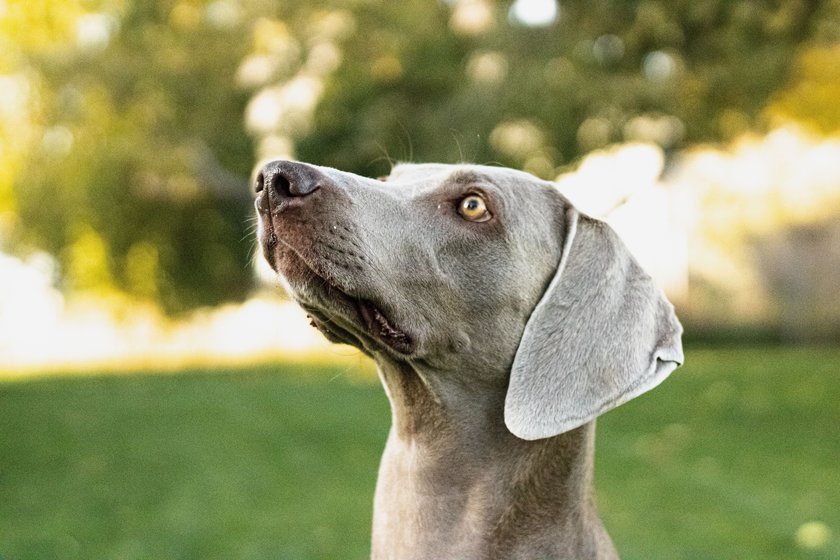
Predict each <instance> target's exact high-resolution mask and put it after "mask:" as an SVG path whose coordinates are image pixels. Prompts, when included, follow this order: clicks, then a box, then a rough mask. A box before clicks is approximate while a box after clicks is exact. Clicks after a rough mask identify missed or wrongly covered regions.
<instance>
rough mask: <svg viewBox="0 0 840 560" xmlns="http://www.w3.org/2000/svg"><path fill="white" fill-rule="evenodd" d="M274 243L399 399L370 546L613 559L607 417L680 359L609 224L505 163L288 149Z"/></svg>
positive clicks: (266, 210)
mask: <svg viewBox="0 0 840 560" xmlns="http://www.w3.org/2000/svg"><path fill="white" fill-rule="evenodd" d="M256 191H257V201H256V206H257V210H258V213H259V221H260V227H259V237H260V244H261V246H262V249H263V253H264V255H265V258H266V259H267V260H268V262H269V263H270V264H271V266H272V267H273V269H274V270H275V271H277V272H278V273H279V275H280V277H281V278H282V279H283V280H284V282H285V285H286V288H287V290H288V292H289V293H290V294H291V296H292V297H293V298H294V299H295V300H296V301H297V302H298V303H299V304H300V305H301V306H302V307H303V308H304V309H305V310H306V311H307V312H308V313H309V315H310V316H311V318H312V320H313V324H314V325H315V326H316V327H317V328H318V329H319V330H321V331H322V332H323V333H324V335H326V337H327V338H328V339H330V340H332V341H334V342H340V343H345V344H351V345H353V346H355V347H357V348H359V349H360V350H361V351H362V352H364V353H365V354H367V355H369V356H371V357H372V358H373V359H374V360H375V361H376V363H377V365H378V370H379V376H380V378H381V380H382V383H383V384H384V386H385V391H386V392H387V394H388V398H389V400H390V402H391V408H392V411H393V424H392V427H391V431H390V434H389V436H388V441H387V444H386V446H385V452H384V455H383V457H382V464H381V466H380V470H379V480H378V482H377V487H376V496H375V499H374V518H373V541H372V558H374V559H376V560H384V559H393V560H471V559H491V558H492V559H505V560H508V559H529V560H545V559H560V558H563V559H575V560H582V559H590V558H598V559H604V558H617V554H616V552H615V549H614V548H613V545H612V543H611V541H610V538H609V536H607V533H606V531H605V530H604V527H603V525H602V524H601V521H600V519H599V518H598V514H597V512H596V509H595V505H594V503H593V498H592V469H593V450H594V436H595V417H596V416H598V415H599V414H602V413H604V412H606V411H608V410H610V409H612V408H614V407H616V406H618V405H620V404H622V403H624V402H626V401H628V400H630V399H632V398H634V397H636V396H638V395H640V394H642V393H644V392H645V391H647V390H649V389H651V388H653V387H654V386H656V385H657V384H658V383H660V382H661V381H662V380H663V379H664V378H665V377H667V375H668V374H669V373H670V372H671V371H673V370H674V368H676V367H677V366H678V365H679V364H681V363H682V361H683V353H682V345H681V342H680V336H681V333H682V327H681V326H680V324H679V322H678V321H677V318H676V317H675V315H674V310H673V307H672V306H671V304H670V303H669V302H668V301H667V300H666V299H665V297H664V296H663V294H662V293H661V292H660V291H659V289H657V288H656V287H655V285H654V283H653V281H652V280H651V278H650V277H649V276H648V275H647V274H646V273H645V272H644V271H642V269H641V268H640V267H639V265H638V264H637V263H636V261H635V260H633V258H632V257H631V256H630V254H629V253H628V251H627V249H626V248H625V247H624V245H623V244H622V243H621V241H620V240H619V239H618V237H617V236H616V234H615V233H614V232H613V231H612V230H611V229H610V228H609V227H608V226H607V225H606V224H604V223H603V222H600V221H598V220H595V219H593V218H590V217H588V216H586V215H584V214H581V213H580V212H578V211H577V210H576V209H575V208H574V206H573V205H572V204H571V203H570V202H569V201H568V200H567V199H566V198H565V197H563V196H562V195H561V194H559V193H558V191H557V190H556V189H554V188H553V186H552V185H551V184H550V183H546V182H544V181H540V180H539V179H537V178H535V177H533V176H531V175H528V174H526V173H522V172H519V171H513V170H510V169H501V168H493V167H485V166H473V165H437V164H435V165H398V166H397V167H395V168H394V170H393V172H392V173H391V175H390V176H389V177H388V178H387V180H386V181H385V182H384V183H383V182H380V181H376V180H373V179H367V178H364V177H359V176H357V175H353V174H350V173H343V172H341V171H336V170H334V169H329V168H325V167H317V166H313V165H307V164H303V163H298V162H290V161H275V162H272V163H269V164H268V165H266V166H265V167H263V168H262V170H261V171H260V172H259V174H258V176H257V181H256Z"/></svg>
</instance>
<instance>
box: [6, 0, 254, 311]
mask: <svg viewBox="0 0 840 560" xmlns="http://www.w3.org/2000/svg"><path fill="white" fill-rule="evenodd" d="M71 4H72V3H71ZM83 4H84V7H85V8H86V9H85V10H82V9H81V8H80V7H79V5H74V7H75V11H74V10H70V9H69V8H68V7H67V6H68V3H66V2H64V0H45V1H43V2H37V3H24V2H10V3H9V4H8V5H7V7H6V10H7V12H8V13H7V14H6V15H5V18H4V19H5V22H4V28H3V29H4V30H5V35H6V37H5V38H6V40H7V42H9V43H12V44H14V45H15V46H16V48H17V57H18V58H19V62H18V65H19V66H20V68H21V70H20V72H21V73H22V74H23V75H24V76H25V78H26V81H27V85H28V88H29V97H30V99H29V105H30V107H31V109H32V113H31V122H30V123H29V124H30V127H31V130H32V131H33V135H34V136H35V137H36V141H35V142H34V143H33V145H32V146H31V147H30V148H31V149H29V151H28V157H27V160H26V162H25V167H23V168H22V169H21V170H20V171H19V172H18V173H17V176H16V178H15V181H14V189H13V194H14V196H13V198H14V201H15V204H14V209H15V212H16V213H17V215H18V222H17V227H15V228H13V230H12V231H9V228H7V231H5V232H4V239H3V240H4V241H5V243H6V244H7V245H11V244H15V245H18V246H21V245H23V246H29V247H32V246H34V247H38V248H41V249H45V250H47V251H49V252H50V253H52V254H53V255H55V256H56V257H57V258H58V260H59V263H60V264H61V269H62V271H63V281H64V283H65V287H66V288H69V289H71V290H97V291H102V290H107V289H116V290H121V291H125V292H128V293H130V294H132V295H134V296H139V297H142V298H147V299H151V300H153V301H158V302H160V303H162V304H163V306H164V307H165V308H166V309H167V310H169V311H179V310H182V309H188V308H191V307H194V306H198V305H205V304H213V303H217V302H219V301H223V300H225V299H229V298H238V297H243V296H244V295H245V294H246V293H247V291H248V289H249V287H250V286H251V284H252V274H251V270H250V267H249V264H248V257H249V251H250V248H251V246H252V241H251V240H250V239H246V238H247V237H248V236H247V227H248V219H247V218H248V216H249V213H250V196H249V193H248V187H247V177H248V175H249V173H250V168H251V165H252V160H253V149H252V146H251V142H250V140H249V138H248V137H247V135H246V134H245V131H244V129H243V127H242V112H243V109H244V107H245V102H246V101H247V96H246V95H245V94H244V93H242V92H241V91H240V90H238V89H236V88H235V87H234V85H233V81H232V79H231V76H232V75H233V73H234V72H235V70H236V66H237V64H238V63H239V61H240V59H241V58H242V57H243V56H244V55H245V51H246V49H245V46H244V45H243V44H242V42H241V41H240V37H241V36H242V34H244V33H245V30H244V26H245V25H246V21H245V19H244V15H243V13H242V12H241V10H240V9H239V8H238V6H237V4H236V3H233V2H227V3H220V2H214V3H209V4H208V3H203V2H200V3H199V2H189V1H172V0H157V1H149V2H131V3H126V2H117V1H113V2H112V1H108V0H102V1H100V2H93V1H89V2H84V3H83ZM33 6H34V7H33ZM92 9H93V10H96V11H91V10H92ZM10 20H11V21H10ZM57 28H58V29H59V30H60V31H61V32H59V33H54V31H55V30H56V29H57ZM22 29H26V33H22V32H21V30H22ZM30 33H31V37H29V34H30ZM39 37H40V39H38V38H39ZM36 39H37V40H36ZM7 206H10V207H11V205H7Z"/></svg>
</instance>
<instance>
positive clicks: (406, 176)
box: [387, 163, 541, 190]
mask: <svg viewBox="0 0 840 560" xmlns="http://www.w3.org/2000/svg"><path fill="white" fill-rule="evenodd" d="M482 180H484V181H489V182H492V183H494V184H496V185H499V186H504V185H507V184H533V185H536V184H539V183H541V181H540V180H539V179H537V178H536V177H534V176H533V175H531V174H529V173H525V172H524V171H518V170H516V169H510V168H507V167H492V166H489V165H475V164H443V163H419V164H418V163H400V164H397V165H396V166H394V168H393V169H392V170H391V174H390V175H388V178H387V182H388V183H392V184H394V185H397V186H408V187H412V188H414V189H417V188H420V189H423V190H426V189H429V188H436V187H437V186H439V185H441V184H443V183H447V182H454V181H459V182H461V181H462V182H481V181H482Z"/></svg>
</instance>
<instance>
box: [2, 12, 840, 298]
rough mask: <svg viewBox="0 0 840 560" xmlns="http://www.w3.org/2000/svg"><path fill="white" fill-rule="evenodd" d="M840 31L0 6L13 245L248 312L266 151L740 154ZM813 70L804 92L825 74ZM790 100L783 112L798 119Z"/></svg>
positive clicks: (73, 268)
mask: <svg viewBox="0 0 840 560" xmlns="http://www.w3.org/2000/svg"><path fill="white" fill-rule="evenodd" d="M838 13H840V7H838V6H837V3H836V2H829V1H826V2H816V1H808V0H790V1H787V2H779V1H778V0H736V1H728V0H676V1H665V0H623V1H618V0H595V1H587V2H582V1H573V0H567V1H564V2H561V3H559V4H558V3H556V2H554V0H516V1H515V2H510V1H505V2H502V1H500V0H499V1H494V0H423V1H421V2H382V1H375V0H323V1H320V2H317V3H313V2H306V1H304V0H285V1H283V2H278V1H274V0H239V1H237V0H147V1H143V2H139V1H134V2H131V1H126V0H71V1H68V0H39V1H38V2H28V1H26V0H1V1H0V100H2V101H3V105H2V106H3V109H2V110H0V147H2V150H0V242H1V243H2V244H3V245H4V246H5V247H6V248H17V249H18V250H27V249H28V248H41V249H45V250H47V251H49V252H50V253H52V254H54V255H56V257H57V258H58V261H59V263H60V265H61V270H62V272H63V279H64V283H65V287H67V288H69V289H74V290H103V289H116V290H120V291H124V292H128V293H130V294H132V295H135V296H139V297H143V298H147V299H151V300H154V301H158V302H160V303H162V304H163V306H164V307H165V308H166V309H168V310H170V311H178V310H182V309H188V308H191V307H194V306H198V305H205V304H213V303H216V302H220V301H223V300H226V299H230V298H238V297H242V296H243V295H244V294H245V293H246V292H247V290H248V288H249V286H250V284H251V277H252V274H251V270H250V267H249V265H248V258H249V252H250V251H252V246H253V240H252V239H251V238H250V237H249V236H248V235H247V231H246V230H247V227H248V224H249V223H250V219H249V217H250V215H251V209H250V195H249V192H248V187H247V184H246V183H247V177H248V176H249V173H250V171H251V169H252V167H253V160H254V152H255V151H256V154H257V156H258V158H268V157H277V156H297V157H299V158H300V159H305V160H309V161H313V162H317V163H320V164H324V165H332V166H335V167H340V168H342V169H346V170H349V171H354V172H358V173H362V174H366V175H371V176H376V175H381V174H383V173H386V172H387V171H388V169H389V159H390V158H395V159H415V160H440V161H450V162H451V161H457V160H471V161H478V162H491V161H493V162H499V163H502V164H505V165H510V166H514V167H520V168H525V169H527V170H529V171H532V172H534V173H536V174H537V175H541V176H543V177H547V178H553V177H554V176H556V174H557V173H558V170H560V169H561V168H562V167H563V166H564V165H568V164H569V163H570V162H572V161H573V160H574V159H575V158H576V157H578V156H579V155H581V154H583V153H585V152H586V151H588V150H591V149H593V148H597V147H600V146H603V145H606V144H608V143H611V142H616V141H624V140H645V141H653V142H657V143H659V144H660V145H662V146H663V147H665V148H666V149H674V148H678V147H679V146H681V145H684V144H686V143H691V142H697V141H714V140H718V139H728V138H730V137H732V136H734V135H737V134H739V133H740V132H742V131H744V130H746V129H749V128H761V127H762V126H764V121H763V120H762V119H764V118H765V115H766V114H767V113H766V112H765V111H764V110H765V107H766V106H767V103H768V99H769V98H770V97H771V96H772V95H774V92H777V91H778V90H779V89H780V87H783V86H784V87H787V88H788V89H790V88H792V87H794V86H791V85H790V84H791V82H789V81H788V80H789V71H790V66H791V63H792V62H791V61H793V60H797V57H796V54H797V53H800V52H805V51H804V47H809V48H810V47H811V46H812V41H815V40H817V39H819V40H821V41H824V42H826V41H827V42H829V43H830V42H831V41H832V40H833V41H834V42H836V37H835V38H834V39H831V37H832V36H833V35H840V24H839V23H838V22H840V17H838ZM819 52H822V51H819ZM826 52H829V51H826ZM830 52H832V53H834V52H836V51H830ZM802 56H804V58H802V57H800V58H799V59H798V60H800V61H801V62H800V63H799V65H798V66H797V68H799V70H797V71H798V72H799V73H800V74H802V75H806V74H807V75H810V74H808V73H809V72H811V71H812V69H813V68H815V67H817V66H820V65H823V63H822V62H818V63H816V64H812V63H809V62H808V60H810V59H809V58H807V55H802ZM814 56H816V55H814ZM832 56H833V55H832ZM830 60H833V58H830ZM835 66H836V65H835ZM826 79H827V80H829V81H830V83H831V84H832V85H831V87H835V88H836V81H837V80H838V79H840V78H838V77H837V74H836V72H834V73H831V74H830V77H828V78H826ZM826 91H829V90H826ZM832 91H833V90H832ZM790 96H792V97H788V98H787V99H788V101H784V99H786V98H784V97H782V98H781V99H782V101H780V102H779V103H781V105H783V106H785V107H794V108H795V107H796V105H797V100H798V99H800V97H802V96H800V95H799V94H798V93H795V92H794V93H791V94H790ZM787 113H796V111H787ZM243 114H244V116H245V118H244V123H243ZM794 116H797V115H794Z"/></svg>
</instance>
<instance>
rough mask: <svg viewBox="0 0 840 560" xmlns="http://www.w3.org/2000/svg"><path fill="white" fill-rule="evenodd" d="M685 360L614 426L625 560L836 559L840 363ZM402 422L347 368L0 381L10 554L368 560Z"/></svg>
mask: <svg viewBox="0 0 840 560" xmlns="http://www.w3.org/2000/svg"><path fill="white" fill-rule="evenodd" d="M687 362H688V365H686V366H685V367H684V368H682V369H680V370H677V373H675V374H674V376H673V377H672V378H670V379H669V380H668V381H666V382H665V383H664V384H663V385H662V386H661V387H660V388H659V389H657V390H655V391H653V392H652V393H649V394H647V395H645V396H643V397H640V398H639V399H637V400H636V401H633V402H631V403H629V404H627V405H625V406H623V407H621V408H619V409H617V410H616V411H614V412H611V413H609V414H607V415H606V416H604V417H603V418H602V419H601V420H600V422H599V435H598V455H597V462H596V470H597V488H598V496H599V503H600V507H601V511H602V514H603V517H604V519H605V522H606V525H607V528H608V529H609V531H610V532H611V534H612V536H613V539H614V540H615V542H616V545H617V547H618V549H619V551H620V552H621V553H622V557H623V558H624V559H625V560H628V559H629V560H632V559H638V560H642V559H644V560H650V559H663V560H665V559H667V560H676V559H706V558H708V559H724V558H732V559H736V558H737V559H809V560H812V559H837V558H840V350H838V349H835V350H828V349H784V348H760V349H737V348H733V349H717V350H695V351H691V352H689V353H688V356H687ZM313 369H315V370H317V371H312V370H313ZM388 422H389V412H388V403H387V401H386V399H385V396H384V393H383V392H382V390H381V389H380V387H379V386H378V385H377V384H376V382H375V381H373V380H372V379H371V381H370V382H360V381H358V380H357V376H354V375H349V374H347V373H346V372H343V371H342V369H340V368H339V369H330V368H327V367H315V366H313V367H311V368H304V367H302V366H294V367H293V366H282V365H281V366H277V367H276V368H257V369H249V370H235V371H228V372H199V371H191V372H184V373H183V374H180V375H151V374H145V375H144V374H137V375H124V374H121V375H104V376H94V377H77V378H73V377H65V378H59V379H40V380H33V381H9V382H3V383H0V558H2V559H3V560H24V559H37V560H42V559H43V560H46V559H52V558H61V559H63V558H78V559H85V560H87V559H114V560H117V559H119V560H134V559H141V558H142V559H170V558H172V559H201V560H205V559H226V560H230V559H252V558H253V559H272V560H275V559H276V560H282V559H320V558H323V559H342V560H344V559H348V560H353V559H363V558H366V557H367V554H368V535H369V524H370V514H371V511H370V510H371V498H372V495H373V489H374V483H375V479H376V469H377V464H378V461H379V454H380V452H381V448H382V445H383V443H384V439H385V434H386V432H387V427H388ZM810 521H819V522H821V523H824V524H825V525H827V526H828V528H829V530H830V531H831V533H832V534H831V536H830V537H829V539H828V541H827V542H826V543H825V544H823V545H822V547H821V548H818V549H813V550H809V549H807V548H803V547H801V546H800V545H797V542H796V538H795V535H796V532H797V529H798V528H799V527H800V526H801V525H802V524H803V523H806V522H810Z"/></svg>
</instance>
